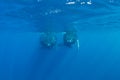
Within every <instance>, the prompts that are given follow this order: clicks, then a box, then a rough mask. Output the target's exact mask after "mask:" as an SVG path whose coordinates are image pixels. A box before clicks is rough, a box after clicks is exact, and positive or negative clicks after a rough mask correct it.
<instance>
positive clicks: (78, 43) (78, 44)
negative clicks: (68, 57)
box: [77, 40, 80, 51]
mask: <svg viewBox="0 0 120 80" xmlns="http://www.w3.org/2000/svg"><path fill="white" fill-rule="evenodd" d="M77 48H78V51H79V49H80V41H79V40H77Z"/></svg>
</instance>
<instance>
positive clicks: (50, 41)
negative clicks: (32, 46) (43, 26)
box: [41, 32, 57, 48]
mask: <svg viewBox="0 0 120 80" xmlns="http://www.w3.org/2000/svg"><path fill="white" fill-rule="evenodd" d="M56 42H57V38H56V35H55V33H54V32H43V33H42V35H41V45H42V46H43V47H46V48H53V47H54V46H55V45H56Z"/></svg>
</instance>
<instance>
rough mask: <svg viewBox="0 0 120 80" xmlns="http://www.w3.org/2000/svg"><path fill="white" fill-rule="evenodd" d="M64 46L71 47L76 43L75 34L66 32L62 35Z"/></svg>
mask: <svg viewBox="0 0 120 80" xmlns="http://www.w3.org/2000/svg"><path fill="white" fill-rule="evenodd" d="M63 42H64V45H65V46H67V47H72V45H73V44H75V43H76V42H77V34H76V32H74V31H67V32H65V33H64V35H63Z"/></svg>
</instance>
